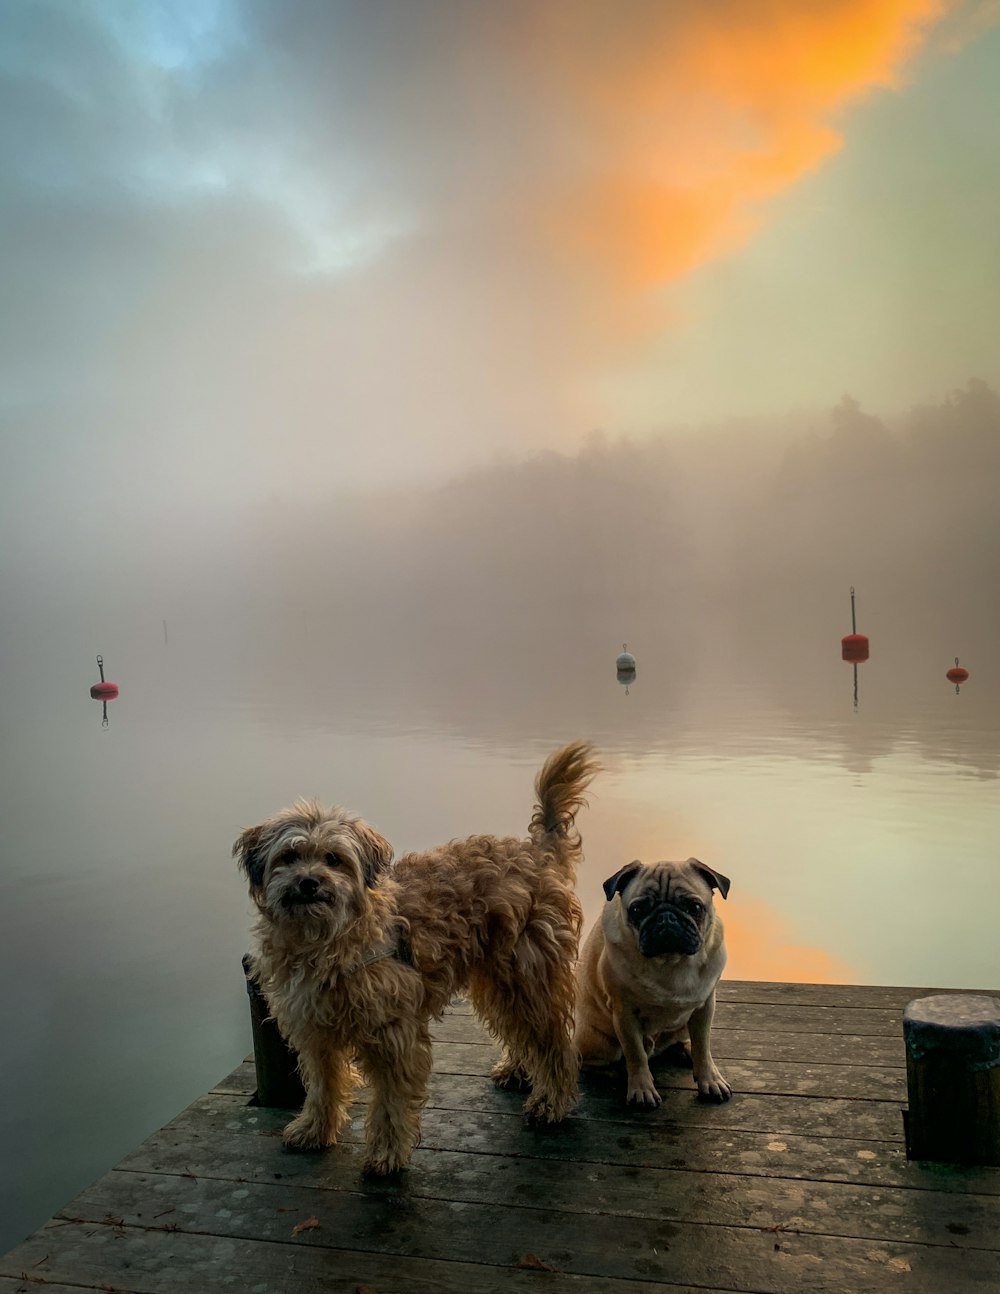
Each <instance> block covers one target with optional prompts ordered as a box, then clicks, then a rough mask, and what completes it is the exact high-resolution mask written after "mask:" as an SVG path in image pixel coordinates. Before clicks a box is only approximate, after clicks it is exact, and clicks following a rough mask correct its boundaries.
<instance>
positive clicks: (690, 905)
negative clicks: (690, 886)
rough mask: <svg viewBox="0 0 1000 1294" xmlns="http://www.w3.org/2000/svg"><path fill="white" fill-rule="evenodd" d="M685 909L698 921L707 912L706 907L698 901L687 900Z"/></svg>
mask: <svg viewBox="0 0 1000 1294" xmlns="http://www.w3.org/2000/svg"><path fill="white" fill-rule="evenodd" d="M684 909H685V911H686V912H688V913H689V915H691V916H692V917H694V918H695V920H697V919H698V918H699V917H700V916H701V914H702V913H703V912H704V911H705V905H704V903H699V902H698V900H697V899H687V900H686V902H685V904H684Z"/></svg>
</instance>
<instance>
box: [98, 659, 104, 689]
mask: <svg viewBox="0 0 1000 1294" xmlns="http://www.w3.org/2000/svg"><path fill="white" fill-rule="evenodd" d="M97 668H98V669H99V670H100V671H101V682H102V683H103V682H104V657H103V656H98V658H97Z"/></svg>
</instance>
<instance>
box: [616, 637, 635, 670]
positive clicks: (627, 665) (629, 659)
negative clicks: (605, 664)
mask: <svg viewBox="0 0 1000 1294" xmlns="http://www.w3.org/2000/svg"><path fill="white" fill-rule="evenodd" d="M615 669H616V670H617V671H618V673H619V674H634V673H635V657H634V656H633V655H632V653H631V652H630V651H629V650H628V643H622V651H621V652H620V653H619V656H618V659H617V660H616V661H615Z"/></svg>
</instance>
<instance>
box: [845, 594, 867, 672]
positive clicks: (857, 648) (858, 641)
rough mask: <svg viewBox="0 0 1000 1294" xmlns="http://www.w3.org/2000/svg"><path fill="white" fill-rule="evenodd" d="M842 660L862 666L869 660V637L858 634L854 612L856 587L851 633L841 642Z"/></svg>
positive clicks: (852, 606)
mask: <svg viewBox="0 0 1000 1294" xmlns="http://www.w3.org/2000/svg"><path fill="white" fill-rule="evenodd" d="M840 657H841V660H847V661H853V663H854V664H855V665H860V663H861V662H862V661H865V660H867V659H868V636H867V634H859V633H858V621H857V617H856V615H855V612H854V585H853V584H852V585H851V632H850V633H849V634H847V636H846V637H844V638H841V640H840Z"/></svg>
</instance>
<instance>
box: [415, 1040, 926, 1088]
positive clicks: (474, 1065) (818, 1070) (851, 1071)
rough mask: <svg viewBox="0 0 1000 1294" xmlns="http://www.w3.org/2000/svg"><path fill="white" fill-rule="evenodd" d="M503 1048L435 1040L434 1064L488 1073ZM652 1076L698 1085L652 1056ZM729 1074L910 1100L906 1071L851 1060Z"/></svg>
mask: <svg viewBox="0 0 1000 1294" xmlns="http://www.w3.org/2000/svg"><path fill="white" fill-rule="evenodd" d="M497 1055H499V1052H498V1051H497V1050H496V1049H495V1048H493V1047H492V1046H488V1047H484V1046H483V1045H482V1044H481V1043H467V1042H439V1043H435V1044H434V1068H435V1070H436V1071H437V1072H438V1073H439V1074H469V1075H475V1076H480V1075H481V1076H483V1077H486V1076H487V1075H488V1074H489V1071H490V1067H491V1065H492V1064H493V1062H494V1060H495V1059H496V1057H497ZM652 1069H653V1075H654V1078H655V1079H656V1085H657V1087H658V1088H659V1089H661V1090H662V1089H666V1088H682V1089H687V1090H691V1091H693V1090H694V1080H693V1079H692V1077H691V1071H690V1070H689V1069H682V1068H679V1067H677V1066H674V1065H669V1066H668V1065H665V1064H664V1063H662V1062H660V1063H658V1062H657V1061H655V1060H654V1061H653V1064H652ZM726 1078H727V1079H728V1080H729V1082H730V1084H731V1085H732V1088H733V1091H734V1092H773V1093H776V1094H785V1095H795V1096H827V1097H845V1098H855V1099H862V1100H864V1099H872V1098H874V1099H875V1100H880V1101H904V1100H905V1099H906V1071H905V1070H903V1069H888V1068H874V1069H863V1068H861V1067H860V1066H859V1067H857V1068H855V1067H852V1066H849V1065H820V1064H813V1063H808V1064H807V1063H804V1062H789V1063H787V1064H782V1063H780V1062H772V1061H759V1062H758V1061H738V1060H730V1061H727V1062H726Z"/></svg>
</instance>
